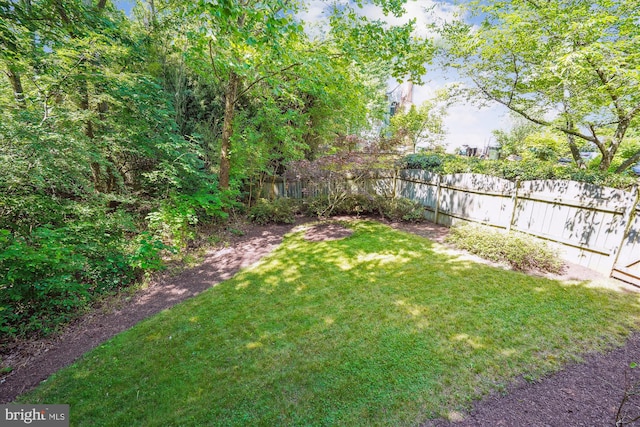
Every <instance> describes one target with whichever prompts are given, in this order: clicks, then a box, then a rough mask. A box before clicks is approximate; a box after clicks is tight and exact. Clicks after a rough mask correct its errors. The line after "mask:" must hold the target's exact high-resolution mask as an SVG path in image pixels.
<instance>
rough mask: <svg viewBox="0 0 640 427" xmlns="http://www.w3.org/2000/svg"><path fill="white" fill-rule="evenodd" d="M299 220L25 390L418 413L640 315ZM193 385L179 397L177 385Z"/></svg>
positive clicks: (95, 419) (151, 409)
mask: <svg viewBox="0 0 640 427" xmlns="http://www.w3.org/2000/svg"><path fill="white" fill-rule="evenodd" d="M352 227H353V228H354V233H353V234H352V235H351V236H350V237H348V238H346V239H342V240H336V241H326V242H309V241H307V240H306V239H305V238H304V231H300V232H298V233H294V234H291V235H289V236H287V237H286V238H285V240H284V241H283V244H282V245H281V246H280V247H279V248H278V249H276V251H275V252H274V253H272V254H271V255H269V256H268V257H266V258H264V259H263V260H262V261H261V262H260V263H259V264H257V265H254V266H253V267H251V268H249V269H246V270H244V271H242V272H240V273H239V274H238V275H237V276H236V277H234V278H233V279H231V280H229V281H226V282H224V283H221V284H219V285H218V286H216V287H214V288H211V289H209V290H208V291H206V292H204V293H203V294H201V295H199V296H198V297H195V298H192V299H190V300H188V301H186V302H184V303H182V304H180V305H178V306H176V307H174V308H172V309H169V310H165V311H163V312H161V313H159V314H158V315H156V316H154V317H153V318H150V319H148V320H146V321H144V322H142V323H140V324H138V325H137V326H135V327H133V328H132V329H130V330H128V331H126V332H124V333H122V334H120V335H118V336H116V337H115V338H113V339H112V340H110V341H108V342H106V343H103V344H102V345H101V346H100V347H98V348H96V349H95V350H94V351H92V352H91V353H89V354H87V355H86V356H85V357H83V358H82V359H81V360H80V361H78V362H77V363H76V364H74V365H73V366H71V367H69V368H67V369H65V370H62V371H60V372H59V373H57V374H55V375H54V376H53V377H52V378H50V379H48V380H47V381H46V382H45V383H43V384H42V385H41V387H39V388H38V389H37V390H35V391H34V392H33V393H30V394H28V395H25V396H22V397H21V398H19V402H23V403H26V402H29V403H52V402H53V403H56V402H64V403H67V404H70V405H71V407H72V408H73V411H72V413H71V417H72V424H73V425H78V426H82V425H91V426H106V425H111V426H112V425H118V426H123V425H149V426H153V425H194V426H195V425H210V424H224V425H227V426H234V425H247V424H251V425H283V424H286V425H344V426H371V425H377V426H385V425H386V426H399V425H421V424H424V423H425V422H427V421H428V420H429V419H430V418H436V417H439V416H444V417H446V416H448V415H449V413H450V411H458V412H460V411H464V410H467V409H469V408H470V406H471V404H472V401H473V400H475V399H477V398H480V397H482V396H484V395H486V394H488V393H489V392H492V391H493V392H495V391H498V392H500V391H504V389H505V385H506V384H508V383H509V382H511V381H512V380H514V379H515V378H517V377H519V376H523V375H524V376H525V377H526V378H528V379H532V380H533V379H536V378H539V377H540V376H541V375H544V374H546V373H549V372H550V371H554V370H558V369H560V368H561V367H562V366H563V365H564V364H565V363H568V362H572V361H575V360H578V359H579V357H580V356H579V355H580V354H583V353H584V352H588V351H603V350H605V349H608V348H610V346H612V345H616V344H620V343H622V342H623V340H624V338H625V336H626V335H627V334H628V333H629V330H630V328H635V327H637V326H638V318H639V316H640V312H639V308H638V304H637V298H630V296H629V295H628V294H618V293H615V292H613V291H610V290H603V289H595V288H589V287H584V286H580V285H576V286H566V285H564V284H562V283H559V282H556V281H551V280H548V279H544V278H539V277H531V276H527V275H525V274H522V273H519V272H515V271H508V270H504V269H499V268H494V267H490V266H487V265H483V264H476V263H472V262H470V261H466V260H463V259H460V258H456V257H453V256H451V255H447V254H446V253H445V252H444V251H442V250H440V248H438V247H436V246H435V245H434V244H433V243H432V242H430V241H429V240H426V239H424V238H421V237H418V236H415V235H411V234H406V233H401V232H398V231H394V230H392V229H391V228H389V227H386V226H383V225H381V224H377V223H372V222H357V223H354V224H353V225H352ZM175 396H183V397H184V398H181V399H175V398H172V397H175Z"/></svg>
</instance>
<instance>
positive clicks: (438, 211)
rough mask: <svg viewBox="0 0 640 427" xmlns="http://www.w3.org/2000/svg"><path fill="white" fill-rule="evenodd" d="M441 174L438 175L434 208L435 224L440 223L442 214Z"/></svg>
mask: <svg viewBox="0 0 640 427" xmlns="http://www.w3.org/2000/svg"><path fill="white" fill-rule="evenodd" d="M440 176H441V175H440V174H437V175H436V203H435V206H434V212H435V214H434V217H433V222H435V223H436V224H437V223H438V214H439V213H440Z"/></svg>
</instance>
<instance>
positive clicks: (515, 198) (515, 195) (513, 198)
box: [507, 178, 520, 232]
mask: <svg viewBox="0 0 640 427" xmlns="http://www.w3.org/2000/svg"><path fill="white" fill-rule="evenodd" d="M519 189H520V178H516V188H515V190H514V191H513V195H512V196H511V201H512V202H513V209H512V210H511V219H510V220H509V224H508V225H507V232H509V231H511V227H512V226H513V221H514V220H515V219H516V208H517V207H518V190H519Z"/></svg>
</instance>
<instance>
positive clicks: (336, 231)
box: [304, 221, 353, 242]
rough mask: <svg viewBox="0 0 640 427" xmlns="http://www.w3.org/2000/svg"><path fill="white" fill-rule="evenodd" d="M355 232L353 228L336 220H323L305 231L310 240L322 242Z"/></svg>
mask: <svg viewBox="0 0 640 427" xmlns="http://www.w3.org/2000/svg"><path fill="white" fill-rule="evenodd" d="M352 234H353V230H351V229H350V228H347V227H345V226H344V225H341V224H340V223H338V222H335V221H323V222H319V223H317V224H312V225H310V226H309V227H308V228H307V230H306V231H305V233H304V238H305V240H307V241H309V242H322V241H325V240H340V239H344V238H345V237H349V236H351V235H352Z"/></svg>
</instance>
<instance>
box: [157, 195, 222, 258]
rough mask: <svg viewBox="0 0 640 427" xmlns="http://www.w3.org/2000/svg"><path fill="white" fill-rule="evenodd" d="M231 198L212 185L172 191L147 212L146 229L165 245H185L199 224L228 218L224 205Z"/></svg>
mask: <svg viewBox="0 0 640 427" xmlns="http://www.w3.org/2000/svg"><path fill="white" fill-rule="evenodd" d="M231 200H232V198H231V197H230V195H228V194H223V193H220V192H219V191H218V190H217V188H215V186H213V185H209V186H204V187H203V188H202V189H201V190H199V191H197V192H195V193H193V194H174V195H172V196H171V197H169V198H168V199H166V200H164V201H163V202H161V203H160V206H159V208H158V209H157V210H155V211H153V212H151V213H149V214H148V215H147V221H148V224H149V230H151V231H152V232H153V235H154V236H155V237H156V238H157V239H159V240H161V241H162V242H164V243H165V244H167V245H171V246H174V247H176V248H180V249H181V248H184V247H186V246H187V244H188V243H189V241H191V240H193V239H194V238H195V234H196V225H197V224H198V223H200V222H212V221H215V220H218V219H226V218H227V217H228V213H227V212H225V208H230V207H232V206H233V203H232V202H231Z"/></svg>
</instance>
